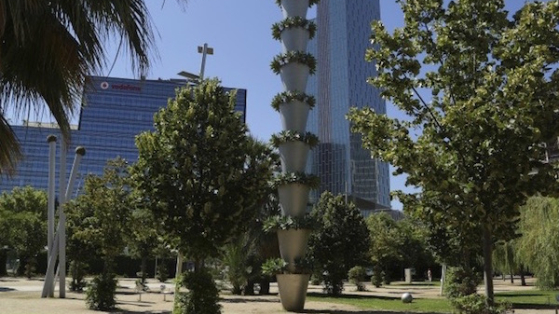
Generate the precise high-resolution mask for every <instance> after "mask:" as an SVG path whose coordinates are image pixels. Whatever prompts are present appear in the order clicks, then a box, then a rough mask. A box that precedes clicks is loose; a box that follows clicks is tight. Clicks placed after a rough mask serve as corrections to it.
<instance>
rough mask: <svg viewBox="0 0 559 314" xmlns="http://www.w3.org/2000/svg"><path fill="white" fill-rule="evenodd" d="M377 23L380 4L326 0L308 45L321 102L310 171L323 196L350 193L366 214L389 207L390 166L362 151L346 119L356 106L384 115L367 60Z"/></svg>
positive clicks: (312, 121) (314, 90) (311, 89)
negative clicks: (317, 141)
mask: <svg viewBox="0 0 559 314" xmlns="http://www.w3.org/2000/svg"><path fill="white" fill-rule="evenodd" d="M378 19H380V7H379V0H322V1H321V2H320V3H319V4H318V8H317V18H316V23H317V26H318V31H317V36H316V37H315V39H313V40H312V41H311V42H310V43H309V46H308V50H309V52H311V53H313V54H314V55H315V56H316V57H317V72H316V75H315V76H314V77H312V78H311V79H310V80H309V84H308V87H307V92H308V93H310V94H313V95H315V97H316V98H317V105H316V107H315V108H314V110H313V111H311V114H310V117H309V121H308V130H309V131H311V132H313V133H315V134H317V135H318V137H319V139H320V141H321V144H320V145H319V146H318V147H317V148H315V149H314V150H313V152H312V154H311V158H310V163H309V165H308V166H309V168H310V169H309V170H310V171H311V172H313V173H315V174H318V175H319V176H320V179H321V188H320V190H319V191H318V192H319V193H321V192H322V191H326V190H327V191H331V192H333V193H335V194H337V193H341V194H346V191H347V194H348V197H349V198H351V199H352V200H353V201H354V202H355V203H356V205H357V206H358V207H359V208H360V209H361V210H362V212H363V213H364V214H365V215H368V214H369V213H370V212H372V211H373V210H375V209H383V208H389V207H390V177H389V167H388V164H386V163H384V162H381V161H379V160H376V159H372V158H371V155H370V152H369V151H367V150H365V149H363V148H362V146H361V138H360V136H359V135H357V134H353V133H351V132H350V125H349V122H348V121H347V120H346V118H345V116H346V114H347V113H348V111H349V108H350V107H353V106H355V107H359V108H362V107H365V106H368V107H372V108H374V109H375V111H376V112H377V113H379V114H386V104H385V102H384V100H383V99H382V98H381V97H380V92H379V90H378V89H376V88H374V87H373V86H371V85H370V84H368V83H367V78H369V77H372V76H375V75H376V70H375V68H374V64H372V63H369V62H366V61H365V51H366V49H368V48H370V44H369V38H370V32H371V27H370V23H371V21H373V20H378ZM317 196H318V193H317V194H315V195H313V198H315V197H317Z"/></svg>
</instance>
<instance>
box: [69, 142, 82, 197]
mask: <svg viewBox="0 0 559 314" xmlns="http://www.w3.org/2000/svg"><path fill="white" fill-rule="evenodd" d="M84 155H85V148H83V147H82V146H78V147H76V156H75V157H74V164H73V165H72V171H71V172H70V181H69V182H68V186H67V187H66V192H65V195H64V200H66V201H68V200H69V199H70V196H71V194H72V191H73V190H74V183H75V181H76V178H77V176H78V167H79V166H80V163H81V160H82V157H83V156H84Z"/></svg>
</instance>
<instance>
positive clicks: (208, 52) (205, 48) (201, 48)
mask: <svg viewBox="0 0 559 314" xmlns="http://www.w3.org/2000/svg"><path fill="white" fill-rule="evenodd" d="M198 53H201V54H202V66H201V67H200V80H203V79H204V69H205V67H206V55H213V54H214V49H213V48H211V47H208V44H206V43H204V46H198Z"/></svg>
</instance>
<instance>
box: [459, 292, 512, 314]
mask: <svg viewBox="0 0 559 314" xmlns="http://www.w3.org/2000/svg"><path fill="white" fill-rule="evenodd" d="M486 301H487V300H486V297H485V296H483V295H479V294H477V293H474V294H470V295H467V296H464V297H459V298H455V299H452V300H451V302H450V303H451V304H452V307H454V309H455V310H456V313H458V314H505V313H507V312H508V310H510V309H511V305H510V304H508V303H496V304H495V305H494V306H490V307H489V306H487V305H486Z"/></svg>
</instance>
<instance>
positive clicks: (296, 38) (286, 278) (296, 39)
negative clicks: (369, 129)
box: [271, 0, 319, 312]
mask: <svg viewBox="0 0 559 314" xmlns="http://www.w3.org/2000/svg"><path fill="white" fill-rule="evenodd" d="M317 2H318V0H276V3H277V4H278V5H279V6H280V7H281V9H282V12H283V17H284V19H283V20H282V21H280V22H278V23H275V24H274V25H273V26H272V35H273V37H274V38H275V39H277V40H280V41H281V43H282V46H283V52H282V53H280V54H279V55H277V56H276V57H275V58H274V60H273V61H272V64H271V67H272V70H273V71H274V72H275V73H276V74H279V75H280V77H281V81H282V84H283V87H284V91H283V92H281V93H279V94H278V95H277V96H276V97H275V98H274V100H273V101H272V106H273V107H274V109H276V110H277V111H279V113H280V117H281V122H282V128H283V131H282V132H280V133H279V134H275V135H273V136H272V143H273V144H274V145H275V146H276V147H277V148H278V150H279V153H280V157H281V164H282V173H281V174H280V175H278V176H277V177H276V180H275V183H276V185H277V188H278V195H279V201H280V204H281V208H282V214H281V217H279V218H277V219H276V220H277V224H276V230H277V234H278V240H279V245H280V254H281V257H282V259H283V262H284V264H285V268H284V269H283V270H282V271H281V272H278V273H277V275H276V276H277V277H276V278H277V282H278V288H279V294H280V299H281V303H282V306H283V308H284V309H285V310H287V311H294V312H297V311H301V310H303V308H304V306H305V297H306V294H307V287H308V283H309V277H310V272H309V271H308V268H307V267H305V265H304V264H305V263H304V262H303V261H304V257H305V254H306V251H307V242H308V238H309V235H310V232H311V229H310V226H311V224H310V223H309V221H310V220H309V219H308V216H307V204H308V199H309V192H310V189H311V188H317V187H318V183H319V182H318V178H317V177H316V176H312V175H308V174H305V172H304V171H305V167H306V163H307V155H308V152H309V149H311V148H312V147H313V146H315V145H317V144H318V138H317V137H316V136H315V135H313V134H311V133H308V132H305V130H306V125H307V117H308V113H309V110H311V109H312V107H313V106H314V102H315V99H314V97H312V96H309V95H306V94H305V89H306V86H307V80H308V77H309V75H311V74H314V72H315V67H316V60H315V58H314V57H313V56H312V55H311V54H308V53H307V52H306V50H307V43H308V41H309V39H311V38H312V37H313V36H314V35H315V32H316V25H315V24H314V23H313V22H311V21H309V20H307V19H306V16H307V10H308V8H309V7H311V6H313V5H314V4H316V3H317Z"/></svg>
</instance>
